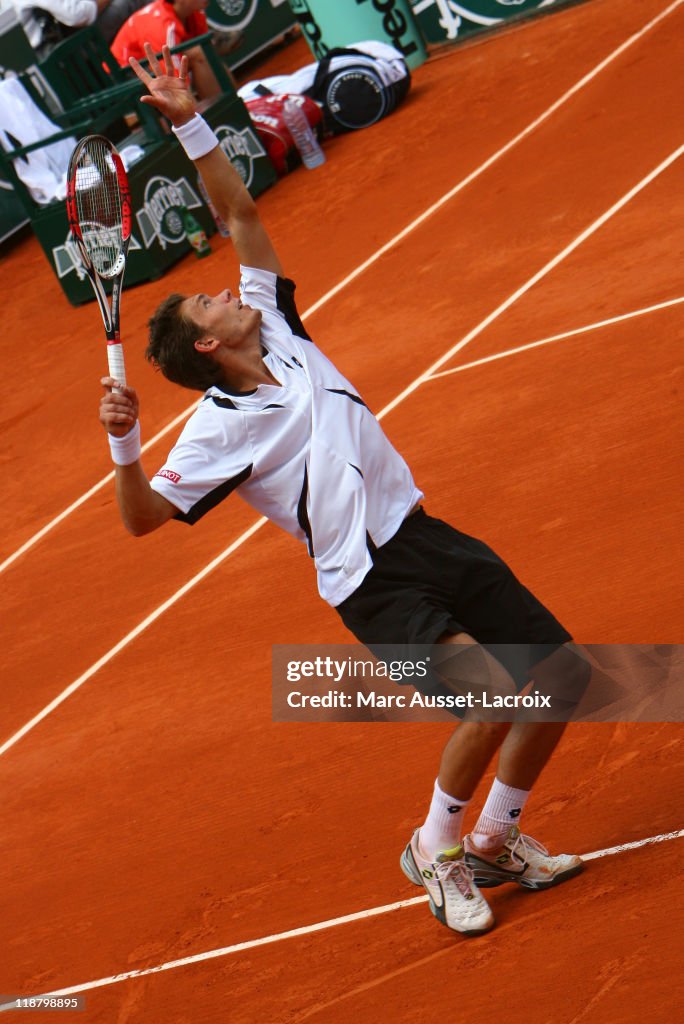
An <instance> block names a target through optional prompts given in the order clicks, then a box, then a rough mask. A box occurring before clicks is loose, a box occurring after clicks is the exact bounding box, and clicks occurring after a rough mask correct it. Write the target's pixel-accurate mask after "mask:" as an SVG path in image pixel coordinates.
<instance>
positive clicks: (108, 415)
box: [100, 377, 140, 437]
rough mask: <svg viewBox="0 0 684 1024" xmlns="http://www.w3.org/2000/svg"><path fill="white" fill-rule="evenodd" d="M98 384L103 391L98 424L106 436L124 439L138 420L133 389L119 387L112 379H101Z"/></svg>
mask: <svg viewBox="0 0 684 1024" xmlns="http://www.w3.org/2000/svg"><path fill="white" fill-rule="evenodd" d="M100 383H101V384H102V387H103V388H104V389H105V393H104V395H103V397H102V398H101V399H100V423H101V424H102V426H103V427H104V428H105V430H106V431H107V433H108V434H112V435H113V436H114V437H124V436H125V435H126V434H127V433H128V432H129V431H130V430H132V429H133V427H134V426H135V421H136V420H137V418H138V413H139V411H140V410H139V405H138V396H137V394H136V393H135V390H134V389H133V388H129V387H123V386H121V385H120V384H119V383H118V381H115V380H114V378H113V377H103V378H102V380H101V381H100ZM114 388H116V389H117V390H116V391H114Z"/></svg>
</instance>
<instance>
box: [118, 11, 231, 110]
mask: <svg viewBox="0 0 684 1024" xmlns="http://www.w3.org/2000/svg"><path fill="white" fill-rule="evenodd" d="M208 2H209V0H153V2H152V3H149V4H147V6H146V7H142V8H141V9H140V10H139V11H136V12H135V13H134V14H132V15H131V17H130V18H129V19H128V21H126V22H125V24H124V25H123V26H122V27H121V29H120V30H119V32H118V33H117V34H116V36H115V38H114V42H113V43H112V53H113V54H114V56H115V57H116V59H117V61H118V62H119V64H121V66H122V67H128V61H129V58H131V57H135V58H136V60H145V59H146V56H145V49H144V44H145V43H146V42H149V43H151V44H152V46H153V47H154V50H155V52H156V53H161V49H162V47H163V46H169V47H174V46H178V45H179V44H180V43H185V42H186V41H187V40H188V39H193V38H194V37H195V36H201V35H203V34H204V33H205V32H208V31H209V28H208V26H207V19H206V16H205V14H204V10H205V8H206V7H207V5H208ZM186 53H187V57H188V64H189V68H190V75H191V78H192V85H193V90H194V92H195V93H196V95H197V96H198V98H199V99H208V98H209V97H210V96H216V95H217V94H218V93H220V91H221V90H220V88H219V84H218V82H217V81H216V77H215V75H214V72H213V71H212V70H211V67H210V66H209V63H208V61H207V59H206V57H205V56H204V53H203V51H202V48H201V47H200V46H193V47H192V48H191V49H190V50H187V51H186Z"/></svg>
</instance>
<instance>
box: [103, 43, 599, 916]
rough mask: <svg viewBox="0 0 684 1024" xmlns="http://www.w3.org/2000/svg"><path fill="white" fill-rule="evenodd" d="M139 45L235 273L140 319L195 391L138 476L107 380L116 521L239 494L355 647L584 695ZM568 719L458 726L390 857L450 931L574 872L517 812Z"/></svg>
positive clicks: (135, 450)
mask: <svg viewBox="0 0 684 1024" xmlns="http://www.w3.org/2000/svg"><path fill="white" fill-rule="evenodd" d="M147 55H148V58H149V61H150V73H149V74H148V73H147V72H146V71H144V70H143V69H142V68H141V67H140V66H139V65H138V64H137V62H136V61H135V60H132V61H131V64H132V66H133V68H134V70H135V71H136V73H137V75H138V76H139V78H140V79H141V81H142V82H143V83H144V84H145V85H146V87H147V90H148V94H147V95H146V96H145V97H144V100H145V101H146V102H148V103H150V104H152V105H153V106H155V107H156V108H157V109H158V110H159V111H161V112H162V113H163V114H165V115H166V117H168V118H169V120H170V121H171V123H172V126H173V131H174V132H175V134H176V136H177V138H178V139H179V141H180V142H181V144H182V145H183V146H184V148H185V150H186V152H187V154H188V156H189V157H190V158H191V159H192V160H193V161H194V162H195V164H196V166H197V170H198V171H199V172H200V173H201V175H202V178H203V179H204V182H205V184H206V186H207V189H208V190H209V193H210V194H211V197H212V199H213V201H214V203H215V205H216V207H217V208H218V210H219V213H220V214H221V216H222V217H223V218H224V219H225V221H226V222H227V224H228V226H229V228H230V233H231V238H232V241H233V244H234V246H235V249H236V252H237V255H238V257H239V259H240V263H241V281H240V290H239V293H238V294H233V292H231V291H230V290H229V289H227V288H226V289H225V290H224V291H222V292H220V293H219V294H218V295H206V294H204V293H203V292H199V293H195V294H192V295H187V296H185V295H171V296H169V298H167V299H166V300H165V301H164V302H163V303H162V304H161V306H160V307H159V308H158V309H157V311H156V312H155V314H154V315H153V317H152V319H151V320H150V341H149V346H148V349H147V356H148V358H149V359H150V361H151V362H152V363H154V364H155V365H156V366H157V367H159V369H160V370H161V371H162V373H163V374H164V375H165V376H166V377H168V379H169V380H171V381H174V382H175V383H177V384H180V385H182V386H184V387H187V388H191V389H193V390H197V391H200V392H202V393H203V394H204V398H203V401H202V402H201V403H200V405H199V406H198V408H197V410H196V412H194V413H193V415H192V416H191V417H190V419H189V421H188V423H187V424H186V426H185V428H184V429H183V431H182V433H181V435H180V437H179V439H178V441H177V443H176V445H175V446H174V448H173V450H172V451H171V453H170V454H169V456H168V458H167V460H166V462H165V464H164V465H163V466H162V467H161V469H160V470H159V471H158V472H157V474H156V475H155V476H154V477H153V479H152V480H151V481H148V478H147V476H146V474H145V472H144V471H143V468H142V465H141V463H140V428H139V424H138V398H137V395H136V392H135V391H134V389H133V388H130V387H125V388H123V389H122V391H121V393H116V392H115V391H114V390H113V388H114V387H115V385H116V381H115V380H113V379H112V378H111V377H106V378H104V379H103V381H102V383H103V385H104V389H105V394H104V397H103V399H102V402H101V406H100V420H101V422H102V424H103V426H104V428H105V430H106V431H107V432H108V435H109V441H110V444H111V450H112V456H113V459H114V462H115V464H116V489H117V497H118V503H119V508H120V511H121V516H122V519H123V522H124V524H125V526H126V527H127V529H128V530H129V531H130V532H131V533H132V534H134V535H135V536H139V535H142V534H146V533H149V532H150V531H152V530H156V529H158V528H159V527H161V526H163V525H164V524H165V523H167V522H168V521H169V520H171V519H176V520H180V521H181V522H185V523H196V522H197V521H198V520H199V519H201V518H202V517H203V516H204V515H205V514H206V513H207V512H208V511H209V510H210V509H211V508H213V507H214V506H215V505H217V504H218V503H219V502H221V501H223V500H224V499H225V498H226V497H227V496H228V495H229V494H230V493H231V492H232V491H235V490H238V491H239V493H240V495H241V496H242V497H243V498H244V499H245V500H246V501H248V502H249V503H250V504H251V505H253V506H254V508H255V509H257V510H258V511H259V512H260V513H262V514H264V515H266V516H268V517H269V519H272V520H273V521H274V522H275V523H277V524H278V525H279V526H282V527H283V528H284V529H285V530H287V531H288V532H289V533H291V534H292V535H293V536H294V537H296V538H297V539H298V540H300V541H303V542H304V543H305V544H306V545H307V547H308V552H309V555H310V556H311V557H312V558H313V560H314V564H315V568H316V572H317V576H318V587H319V591H320V593H321V596H322V597H323V598H324V599H325V600H326V601H327V602H329V604H331V605H332V606H333V607H335V608H336V609H337V610H338V612H339V613H340V615H341V617H342V620H343V622H344V623H345V625H346V626H347V627H348V628H349V629H350V630H351V631H352V633H354V634H355V636H356V637H357V638H358V639H359V640H360V641H361V642H362V643H364V644H366V645H368V646H372V645H374V644H397V643H399V644H407V645H416V644H419V645H425V644H428V645H435V647H434V651H435V652H436V653H437V654H439V655H441V658H438V659H437V660H438V661H440V667H439V680H437V681H436V683H435V685H437V686H442V687H445V688H447V692H449V691H452V690H454V689H456V690H457V691H458V690H463V688H464V687H465V688H467V687H469V686H471V685H479V684H481V682H482V680H483V679H488V680H489V681H490V682H491V683H493V684H494V685H495V686H498V687H504V688H505V687H508V688H509V689H510V690H511V691H512V692H515V690H516V689H517V690H520V689H521V688H523V687H524V686H525V685H526V684H527V683H528V682H529V681H530V679H532V680H534V682H535V683H536V684H538V685H540V686H542V687H548V686H553V685H555V686H556V687H557V688H558V687H562V688H563V690H564V691H565V692H570V691H573V692H577V693H579V692H581V691H582V690H583V688H584V686H585V685H586V682H587V669H586V666H585V662H584V661H583V659H582V658H581V657H580V656H579V655H578V653H577V652H576V651H575V650H574V649H573V647H572V645H571V643H570V640H571V638H570V634H569V633H568V632H567V630H565V629H564V628H563V626H561V624H560V623H559V622H558V621H557V620H556V619H555V618H554V617H553V615H552V614H551V613H550V612H549V611H548V610H547V609H546V608H545V607H544V606H543V605H542V604H541V603H540V602H539V601H538V600H537V599H536V598H535V597H534V596H533V595H532V594H531V593H530V592H529V591H528V590H526V589H525V587H523V586H522V585H521V584H520V583H519V582H518V580H517V579H516V577H515V576H514V575H513V573H512V572H511V570H510V569H509V568H508V567H507V566H506V564H505V563H504V562H503V561H502V560H501V559H500V558H499V557H498V556H497V555H496V554H495V553H494V552H493V551H492V550H491V549H490V548H489V547H487V545H485V544H483V543H482V542H481V541H479V540H475V539H473V538H472V537H469V536H466V535H465V534H462V533H460V532H459V531H458V530H455V529H453V528H452V527H451V526H449V525H447V524H446V523H443V522H440V521H439V520H436V519H433V518H431V517H430V516H429V515H427V514H426V513H425V512H424V511H423V509H422V508H421V504H420V503H421V500H422V498H423V495H422V493H421V492H420V490H419V489H418V488H417V487H416V485H415V483H414V481H413V479H412V476H411V473H410V471H409V468H408V466H407V465H406V463H405V462H404V460H403V459H402V458H401V456H400V455H399V454H398V453H397V452H396V451H395V450H394V448H393V447H392V446H391V444H390V443H389V441H388V440H387V438H386V437H385V435H384V434H383V432H382V430H381V428H380V425H379V424H378V422H377V420H376V419H375V417H374V416H373V415H372V413H371V412H370V411H369V410H368V408H367V407H366V405H365V404H364V402H363V400H362V399H361V397H360V396H359V395H358V393H357V392H356V390H355V389H354V387H353V386H352V385H351V384H350V383H349V381H347V380H346V379H345V378H344V377H343V376H342V374H341V373H339V371H338V370H337V369H336V368H335V367H334V366H333V365H332V363H331V362H330V361H329V360H328V359H327V358H326V357H325V356H324V355H323V354H322V352H321V351H320V350H319V349H318V348H316V346H315V345H314V344H313V342H312V341H311V340H310V339H309V336H308V334H307V332H306V330H305V328H304V326H303V324H302V322H301V320H300V318H299V315H298V313H297V309H296V306H295V300H294V290H295V286H294V284H293V282H292V281H290V280H289V279H288V278H287V277H285V275H284V271H283V268H282V266H281V264H280V261H279V259H278V256H277V255H276V253H275V250H274V248H273V246H272V244H271V241H270V239H269V237H268V235H267V233H266V231H265V229H264V226H263V225H262V223H261V221H260V220H259V216H258V213H257V209H256V206H255V204H254V202H253V200H252V199H251V197H250V195H249V193H248V192H247V190H246V188H245V187H244V185H243V183H242V180H241V179H240V177H239V175H238V174H237V173H236V171H235V170H234V169H233V167H232V165H231V164H230V161H229V160H228V158H227V157H226V156H225V154H224V153H223V151H222V150H221V149H220V147H219V145H218V141H217V139H216V136H215V135H214V133H213V131H212V130H211V128H210V127H209V126H208V125H207V124H206V122H205V121H204V120H203V119H202V118H201V117H200V116H199V115H198V114H196V113H195V107H194V103H193V100H192V98H191V95H190V92H189V90H188V89H187V63H186V62H185V61H184V62H183V65H182V67H181V69H180V75H179V77H175V76H174V72H173V65H172V63H171V57H170V54H169V51H168V48H166V49H165V50H164V53H163V58H162V61H161V63H160V62H158V61H157V60H156V59H155V57H154V52H153V51H152V49H151V48H150V47H149V46H148V47H147ZM492 645H494V646H492ZM497 645H501V646H497ZM492 651H494V652H496V657H495V656H494V655H493V654H492ZM564 728H565V726H564V723H563V722H535V721H527V722H523V721H519V720H518V721H515V722H513V723H512V724H511V722H503V721H467V720H466V721H464V722H462V723H461V724H459V725H458V727H457V728H456V729H455V731H454V733H453V735H452V737H451V738H450V740H449V742H448V743H447V745H446V748H445V750H444V752H443V754H442V758H441V763H440V766H439V774H438V777H437V780H436V782H435V785H434V792H433V795H432V802H431V804H430V807H429V811H428V814H427V817H426V820H425V822H424V824H423V825H422V826H421V828H419V829H418V830H416V832H415V834H414V835H413V837H412V838H411V840H410V841H409V843H408V845H407V846H406V849H405V850H404V852H403V855H402V858H401V867H402V869H403V871H404V873H405V874H406V875H407V877H408V878H409V879H410V880H411V881H412V882H414V883H415V884H416V885H422V886H424V887H425V889H426V890H427V893H428V896H429V899H430V905H431V909H432V911H433V913H434V914H435V916H436V917H437V918H438V919H439V920H440V921H441V922H442V923H443V924H444V925H446V926H447V927H448V928H451V929H453V930H454V931H457V932H460V933H463V934H465V935H477V934H480V933H482V932H485V931H487V930H488V929H490V928H491V927H492V926H493V924H494V918H493V916H492V913H491V910H490V908H489V906H488V904H487V902H486V900H485V899H484V897H483V895H482V894H481V892H480V888H484V887H488V886H496V885H500V884H502V883H505V882H515V883H518V884H519V885H521V886H524V887H527V888H530V889H545V888H548V887H549V886H553V885H556V884H558V883H559V882H563V881H565V880H566V879H568V878H570V877H571V876H573V875H575V874H577V873H578V872H579V871H581V870H582V866H583V864H582V861H581V859H580V858H579V857H577V856H569V855H562V856H551V855H550V854H549V853H548V851H547V850H546V849H545V848H544V847H543V846H541V845H540V844H539V843H538V842H536V841H535V840H533V839H531V838H530V837H529V836H527V835H525V834H523V833H522V832H521V831H520V828H519V825H520V816H521V814H522V812H523V808H524V806H525V803H526V801H527V799H528V796H529V792H530V790H531V788H532V786H533V784H534V783H535V781H536V779H537V777H538V775H539V773H540V772H541V770H542V768H543V767H544V765H545V764H546V762H547V761H548V759H549V757H550V756H551V754H552V752H553V750H554V748H555V747H556V744H557V743H558V741H559V739H560V737H561V734H562V732H563V729H564ZM497 751H498V761H497V773H496V779H495V781H494V783H493V786H492V788H491V791H490V793H489V796H488V797H487V800H486V803H485V805H484V807H483V809H482V812H481V814H480V816H479V818H478V819H477V821H476V823H475V825H474V828H473V829H472V831H471V833H470V835H467V836H465V837H464V838H463V840H462V839H461V829H462V822H463V818H464V815H465V812H466V808H467V805H468V802H469V800H470V798H471V797H472V795H473V793H474V791H475V788H476V786H477V784H478V783H479V781H480V779H481V778H482V776H483V774H484V772H485V770H486V768H487V766H488V764H489V762H490V760H491V758H492V757H493V756H494V755H495V754H496V752H497Z"/></svg>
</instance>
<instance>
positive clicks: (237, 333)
mask: <svg viewBox="0 0 684 1024" xmlns="http://www.w3.org/2000/svg"><path fill="white" fill-rule="evenodd" d="M181 308H182V310H183V313H184V314H186V315H187V316H188V317H189V318H190V319H191V320H193V321H194V322H195V323H196V324H197V325H198V327H201V328H202V331H203V332H204V334H205V335H206V336H208V337H212V338H218V340H219V341H222V342H225V343H226V344H228V345H231V346H232V345H239V344H240V342H241V341H243V340H244V339H245V338H247V337H249V336H250V335H251V334H252V333H253V332H254V330H255V328H258V326H259V324H260V323H261V313H260V311H259V310H258V309H252V307H251V306H247V305H245V304H244V303H243V302H242V300H241V299H240V297H239V295H233V293H232V292H231V291H230V289H229V288H224V290H223V291H222V292H219V293H218V295H214V296H211V295H205V294H204V293H203V292H202V293H200V294H199V295H193V296H192V297H191V298H189V299H185V301H184V302H183V304H182V307H181Z"/></svg>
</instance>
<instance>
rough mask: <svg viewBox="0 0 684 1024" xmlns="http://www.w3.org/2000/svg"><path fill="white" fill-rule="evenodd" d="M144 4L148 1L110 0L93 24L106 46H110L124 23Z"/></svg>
mask: <svg viewBox="0 0 684 1024" xmlns="http://www.w3.org/2000/svg"><path fill="white" fill-rule="evenodd" d="M146 3H149V0H110V3H108V4H107V6H106V7H105V9H104V10H103V11H102V12H101V13H100V14H99V15H98V17H97V21H96V22H95V24H96V25H97V27H98V29H99V30H100V33H101V35H102V37H103V39H104V41H105V42H106V43H107V46H111V45H112V42H113V40H114V36H115V35H116V34H117V32H118V31H119V29H120V28H121V26H122V25H123V24H124V22H125V21H127V20H128V19H129V18H130V16H131V15H132V14H135V12H136V11H139V10H140V8H141V7H144V6H145V4H146Z"/></svg>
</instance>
